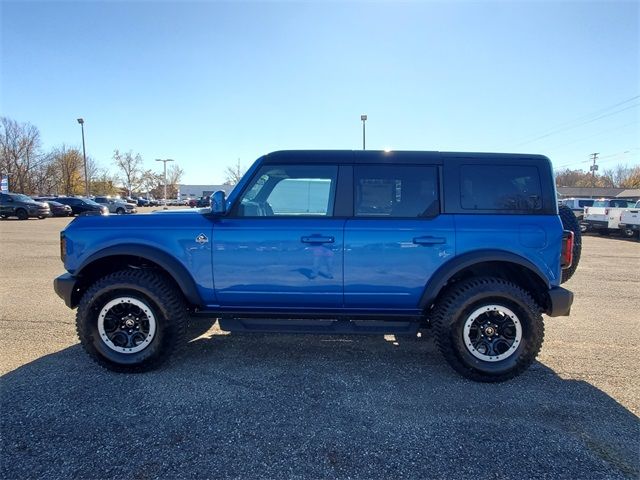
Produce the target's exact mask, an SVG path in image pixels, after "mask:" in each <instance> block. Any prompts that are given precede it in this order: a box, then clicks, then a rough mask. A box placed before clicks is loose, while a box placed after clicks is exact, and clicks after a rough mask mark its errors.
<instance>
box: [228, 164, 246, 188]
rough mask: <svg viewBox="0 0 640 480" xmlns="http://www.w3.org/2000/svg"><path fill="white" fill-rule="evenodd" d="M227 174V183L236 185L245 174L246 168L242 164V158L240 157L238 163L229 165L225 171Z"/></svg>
mask: <svg viewBox="0 0 640 480" xmlns="http://www.w3.org/2000/svg"><path fill="white" fill-rule="evenodd" d="M224 174H225V181H224V184H225V185H236V184H237V183H238V182H239V181H240V179H241V178H242V177H243V176H244V169H243V168H242V166H241V165H240V159H238V163H237V164H236V165H234V166H233V167H227V168H226V170H225V171H224Z"/></svg>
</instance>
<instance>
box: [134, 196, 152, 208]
mask: <svg viewBox="0 0 640 480" xmlns="http://www.w3.org/2000/svg"><path fill="white" fill-rule="evenodd" d="M136 204H137V206H138V207H148V206H150V202H149V200H147V199H146V198H144V197H138V199H137V201H136Z"/></svg>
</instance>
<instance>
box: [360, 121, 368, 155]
mask: <svg viewBox="0 0 640 480" xmlns="http://www.w3.org/2000/svg"><path fill="white" fill-rule="evenodd" d="M360 120H362V149H363V150H366V143H365V138H366V131H365V122H366V121H367V116H366V115H360Z"/></svg>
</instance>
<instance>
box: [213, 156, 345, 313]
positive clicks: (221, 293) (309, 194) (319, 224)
mask: <svg viewBox="0 0 640 480" xmlns="http://www.w3.org/2000/svg"><path fill="white" fill-rule="evenodd" d="M337 173H338V167H337V166H335V165H264V166H263V167H261V168H260V169H259V170H258V171H257V172H256V174H255V176H254V178H253V179H252V181H251V182H249V183H248V185H247V188H246V189H245V190H244V192H243V193H242V195H241V196H240V198H239V199H238V200H237V201H236V204H235V205H234V206H233V207H232V209H231V211H230V212H229V214H228V215H227V216H225V217H222V218H220V219H217V220H216V221H215V223H214V228H213V239H214V249H213V271H214V284H215V290H216V297H217V299H218V303H219V304H220V306H221V307H223V308H226V309H233V310H236V309H237V310H260V309H285V308H287V307H291V308H295V309H296V310H301V309H310V310H313V309H314V308H317V309H328V308H340V307H341V306H342V301H343V291H342V281H343V269H342V259H343V241H344V223H345V221H344V220H340V219H334V218H333V210H334V204H335V197H336V184H337V176H338V175H337Z"/></svg>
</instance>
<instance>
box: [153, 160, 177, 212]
mask: <svg viewBox="0 0 640 480" xmlns="http://www.w3.org/2000/svg"><path fill="white" fill-rule="evenodd" d="M156 162H162V163H164V209H163V210H166V209H167V162H173V159H172V158H167V159H165V160H162V159H160V158H156Z"/></svg>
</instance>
